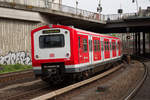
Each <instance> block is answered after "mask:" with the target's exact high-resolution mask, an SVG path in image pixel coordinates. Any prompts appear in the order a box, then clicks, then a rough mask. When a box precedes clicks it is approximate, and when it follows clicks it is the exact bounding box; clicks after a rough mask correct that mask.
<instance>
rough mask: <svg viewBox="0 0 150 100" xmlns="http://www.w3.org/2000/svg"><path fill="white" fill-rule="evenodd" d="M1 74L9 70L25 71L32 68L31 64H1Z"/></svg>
mask: <svg viewBox="0 0 150 100" xmlns="http://www.w3.org/2000/svg"><path fill="white" fill-rule="evenodd" d="M0 67H1V69H0V74H3V73H9V72H17V71H23V70H27V69H32V66H31V65H21V64H14V65H0Z"/></svg>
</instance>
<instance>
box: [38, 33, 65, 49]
mask: <svg viewBox="0 0 150 100" xmlns="http://www.w3.org/2000/svg"><path fill="white" fill-rule="evenodd" d="M39 46H40V48H57V47H64V46H65V40H64V35H63V34H57V35H42V36H40V37H39Z"/></svg>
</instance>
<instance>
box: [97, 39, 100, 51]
mask: <svg viewBox="0 0 150 100" xmlns="http://www.w3.org/2000/svg"><path fill="white" fill-rule="evenodd" d="M99 42H100V41H99V40H97V50H98V51H100V43H99Z"/></svg>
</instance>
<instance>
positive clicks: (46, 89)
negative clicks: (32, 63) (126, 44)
mask: <svg viewBox="0 0 150 100" xmlns="http://www.w3.org/2000/svg"><path fill="white" fill-rule="evenodd" d="M121 66H122V64H121V65H119V66H117V67H114V68H111V69H110V70H108V71H106V72H104V73H101V74H99V75H97V76H94V77H92V78H90V79H87V80H84V81H81V82H78V83H75V84H72V85H69V86H66V87H65V86H64V87H62V88H61V89H59V88H56V87H55V88H53V89H52V87H50V86H49V85H42V86H40V87H39V88H36V89H35V88H32V89H31V90H29V91H25V92H21V93H19V94H17V95H12V96H9V97H8V98H6V99H4V100H20V99H21V100H29V99H31V98H33V99H32V100H46V99H54V98H55V97H58V96H60V95H63V94H65V93H69V92H70V91H72V90H75V89H76V90H77V89H78V88H79V87H83V86H86V85H87V84H89V83H92V82H94V81H96V80H98V79H101V78H103V77H105V76H108V75H109V74H111V73H113V72H115V71H117V70H119V69H120V68H123V67H121ZM145 68H146V67H145ZM146 73H147V72H145V74H144V77H146ZM144 79H145V78H143V79H142V80H141V81H140V83H139V86H137V87H138V88H137V87H136V88H137V89H134V92H133V90H132V91H129V92H128V94H126V96H124V97H123V99H122V100H129V99H131V98H132V97H133V96H134V95H135V93H136V91H137V90H138V89H139V87H140V86H141V85H142V84H143V82H144ZM34 97H36V98H34Z"/></svg>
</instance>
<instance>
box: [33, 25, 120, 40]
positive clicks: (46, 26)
mask: <svg viewBox="0 0 150 100" xmlns="http://www.w3.org/2000/svg"><path fill="white" fill-rule="evenodd" d="M45 28H64V29H74V30H76V31H77V32H80V33H83V34H91V35H93V34H94V35H97V36H102V37H107V38H113V39H120V38H119V37H114V36H110V35H106V34H101V33H95V32H90V31H86V30H82V29H78V28H74V27H73V26H64V25H53V24H50V25H45V26H42V27H38V28H36V29H34V30H32V32H33V31H39V30H42V29H45Z"/></svg>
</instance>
